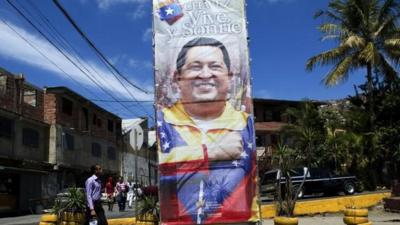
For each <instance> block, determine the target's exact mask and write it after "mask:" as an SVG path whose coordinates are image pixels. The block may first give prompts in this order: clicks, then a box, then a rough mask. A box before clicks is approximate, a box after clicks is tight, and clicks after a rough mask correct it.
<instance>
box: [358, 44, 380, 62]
mask: <svg viewBox="0 0 400 225" xmlns="http://www.w3.org/2000/svg"><path fill="white" fill-rule="evenodd" d="M375 56H376V49H375V46H374V43H372V42H369V43H368V44H367V45H366V46H365V48H364V49H363V50H362V51H361V52H360V54H359V55H358V58H359V59H360V60H361V61H362V62H363V63H372V64H374V62H375V61H376V60H375V59H376V58H375Z"/></svg>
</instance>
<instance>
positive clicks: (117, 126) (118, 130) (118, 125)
mask: <svg viewBox="0 0 400 225" xmlns="http://www.w3.org/2000/svg"><path fill="white" fill-rule="evenodd" d="M115 131H116V132H115V136H117V139H118V140H119V139H121V137H122V127H121V122H117V123H116V124H115Z"/></svg>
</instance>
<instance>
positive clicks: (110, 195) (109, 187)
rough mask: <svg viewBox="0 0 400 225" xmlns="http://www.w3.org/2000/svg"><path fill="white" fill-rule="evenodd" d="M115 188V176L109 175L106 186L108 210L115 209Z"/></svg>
mask: <svg viewBox="0 0 400 225" xmlns="http://www.w3.org/2000/svg"><path fill="white" fill-rule="evenodd" d="M114 189H115V187H114V184H113V178H112V177H108V179H107V183H106V187H105V193H106V194H107V204H108V211H113V208H114V203H115V197H114Z"/></svg>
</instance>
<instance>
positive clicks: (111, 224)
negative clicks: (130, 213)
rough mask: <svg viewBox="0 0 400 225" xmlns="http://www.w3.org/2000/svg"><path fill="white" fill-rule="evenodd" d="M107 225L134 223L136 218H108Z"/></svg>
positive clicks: (129, 224) (133, 224)
mask: <svg viewBox="0 0 400 225" xmlns="http://www.w3.org/2000/svg"><path fill="white" fill-rule="evenodd" d="M107 222H108V225H135V224H136V218H135V217H132V218H121V219H108V220H107Z"/></svg>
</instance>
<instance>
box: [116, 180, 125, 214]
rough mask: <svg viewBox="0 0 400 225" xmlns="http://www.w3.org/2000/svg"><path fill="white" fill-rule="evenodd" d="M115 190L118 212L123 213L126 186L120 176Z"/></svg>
mask: <svg viewBox="0 0 400 225" xmlns="http://www.w3.org/2000/svg"><path fill="white" fill-rule="evenodd" d="M115 190H116V193H117V202H118V207H119V211H125V205H126V197H127V196H126V195H127V192H128V185H127V183H126V182H124V178H123V177H122V176H120V177H119V178H118V182H117V184H116V185H115Z"/></svg>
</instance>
